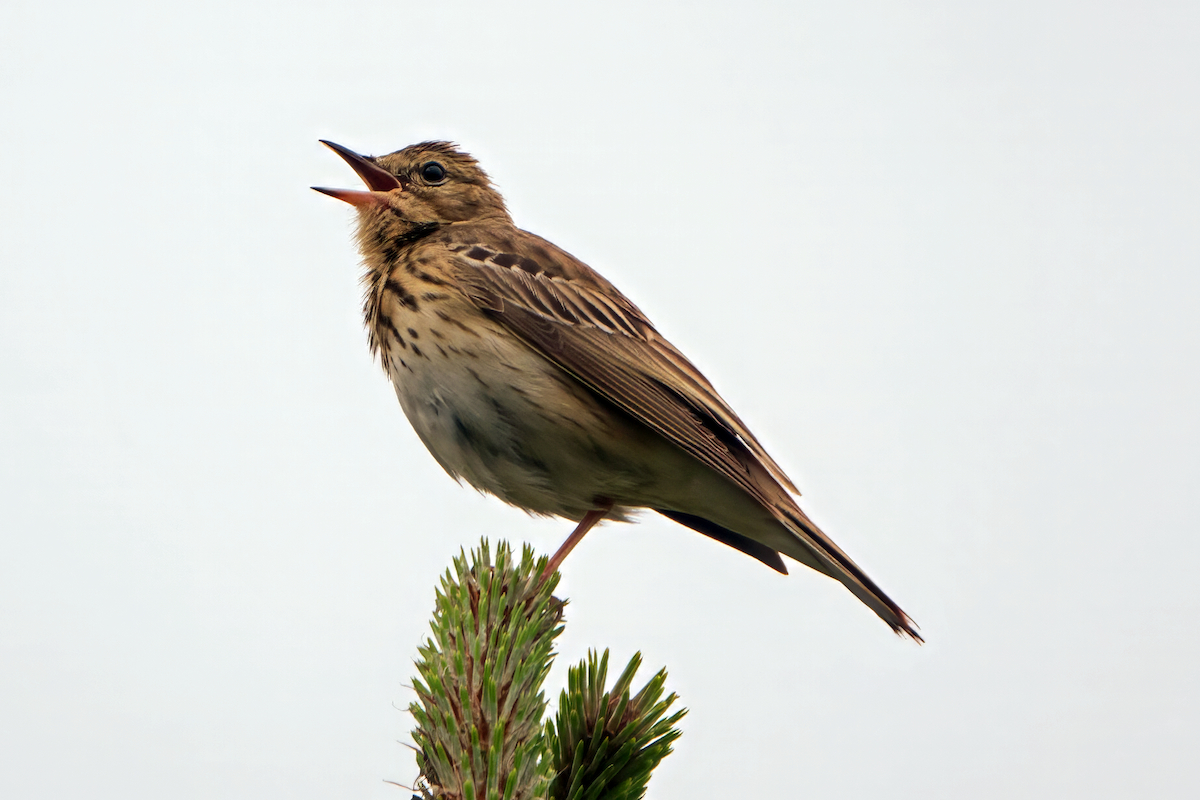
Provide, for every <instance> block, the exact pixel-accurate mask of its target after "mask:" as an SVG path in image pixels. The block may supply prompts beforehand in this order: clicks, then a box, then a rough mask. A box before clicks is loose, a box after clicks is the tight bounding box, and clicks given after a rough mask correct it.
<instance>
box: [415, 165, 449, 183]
mask: <svg viewBox="0 0 1200 800" xmlns="http://www.w3.org/2000/svg"><path fill="white" fill-rule="evenodd" d="M421 177H422V178H424V179H425V182H426V183H441V182H442V181H444V180H446V168H445V167H443V166H442V165H441V164H439V163H438V162H436V161H430V162H427V163H426V164H424V165H423V166H422V167H421Z"/></svg>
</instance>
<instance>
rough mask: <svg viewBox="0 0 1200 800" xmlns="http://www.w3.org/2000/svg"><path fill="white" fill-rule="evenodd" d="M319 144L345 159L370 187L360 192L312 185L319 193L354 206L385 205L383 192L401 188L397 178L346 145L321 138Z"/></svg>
mask: <svg viewBox="0 0 1200 800" xmlns="http://www.w3.org/2000/svg"><path fill="white" fill-rule="evenodd" d="M321 144H323V145H325V146H326V147H328V148H329V149H330V150H332V151H333V152H335V153H337V154H338V155H339V156H341V157H342V158H343V159H345V161H346V163H347V164H349V165H350V166H351V167H352V168H353V169H354V171H355V172H357V173H358V177H360V178H362V179H363V183H365V184H366V185H367V186H368V187H369V188H370V189H371V191H369V192H360V191H355V190H353V189H324V188H321V187H319V186H314V187H312V188H313V189H315V190H316V191H318V192H320V193H321V194H327V195H329V196H330V197H336V198H337V199H338V200H343V201H345V202H347V203H349V204H350V205H352V206H356V207H363V206H373V205H377V206H386V205H387V204H388V202H387V198H386V197H385V196H384V194H383V193H386V192H390V191H391V190H393V189H400V188H403V184H402V183H401V182H400V179H399V178H397V177H396V176H395V175H393V174H392V173H390V172H388V171H387V170H385V169H384V168H383V167H381V166H379V165H378V164H376V163H375V162H374V161H372V160H370V159H369V158H365V157H363V156H360V155H359V154H358V153H356V152H354V151H353V150H351V149H349V148H348V147H342V146H341V145H340V144H334V143H333V142H327V141H325V140H324V139H321Z"/></svg>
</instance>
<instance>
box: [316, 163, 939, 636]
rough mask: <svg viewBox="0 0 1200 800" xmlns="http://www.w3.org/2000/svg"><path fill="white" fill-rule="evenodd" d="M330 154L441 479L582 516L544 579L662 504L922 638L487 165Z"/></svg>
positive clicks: (373, 331) (371, 331)
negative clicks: (496, 183) (519, 213)
mask: <svg viewBox="0 0 1200 800" xmlns="http://www.w3.org/2000/svg"><path fill="white" fill-rule="evenodd" d="M325 144H326V145H328V146H329V147H330V148H332V149H333V150H334V151H335V152H337V153H338V155H340V156H341V157H342V158H344V159H345V160H346V162H347V163H349V164H350V166H351V167H353V168H354V170H355V172H357V173H358V175H359V177H361V178H362V179H363V181H364V182H365V183H366V184H367V187H368V189H369V191H352V190H346V189H317V191H319V192H324V193H325V194H327V195H330V196H332V197H336V198H338V199H339V200H344V201H346V202H347V203H350V204H351V205H353V206H354V207H355V208H356V209H357V211H358V245H359V247H360V249H361V250H362V253H363V258H364V260H365V263H366V268H367V271H366V276H365V278H364V283H365V285H366V297H365V301H364V303H363V315H364V317H365V318H366V327H367V336H368V338H369V340H370V345H371V351H372V352H373V353H376V354H378V355H379V357H380V360H381V361H382V363H383V367H384V369H385V370H386V371H387V374H388V376H389V377H390V378H391V380H392V383H393V384H394V385H395V387H396V396H397V397H398V398H399V399H400V407H401V408H403V409H404V413H405V414H406V415H407V416H408V419H409V421H410V422H411V423H412V426H413V428H414V429H416V432H417V435H418V436H420V437H421V441H423V442H424V443H425V446H426V447H428V448H429V452H430V453H432V454H433V457H434V458H435V459H437V461H438V463H439V464H441V465H442V467H443V468H444V469H445V470H446V472H448V473H450V475H451V476H453V477H454V478H456V479H465V480H466V481H467V482H468V483H470V484H471V485H472V486H474V487H475V488H477V489H479V490H481V491H484V492H488V493H490V494H494V495H495V496H497V497H499V498H500V499H501V500H504V501H505V502H507V503H511V504H512V505H514V506H517V507H518V508H523V509H525V510H526V511H528V512H531V513H534V514H544V515H554V516H560V517H566V518H567V519H570V520H576V521H578V523H579V524H578V527H576V529H575V531H574V532H573V533H572V534H571V535H570V537H568V539H567V541H566V542H565V543H564V544H563V546H562V547H561V548H559V550H558V552H557V553H556V554H555V555H554V557H553V558H552V559H551V561H550V564H549V566H548V567H547V574H549V573H551V572H553V571H554V570H555V569H556V568H557V567H558V565H559V564H560V563H561V562H562V560H563V559H564V558H565V557H566V555H567V553H568V552H570V550H571V548H572V547H574V546H575V545H576V544H577V543H578V542H579V540H580V539H582V538H583V536H584V534H586V533H587V532H588V530H589V529H590V528H591V527H592V526H594V525H595V524H596V523H598V522H599V521H600V520H602V519H616V520H624V519H627V517H628V515H629V514H630V512H632V511H634V510H635V509H640V508H649V509H653V510H654V511H657V512H658V513H660V514H662V515H664V516H666V517H669V518H670V519H673V520H675V521H676V522H678V523H680V524H682V525H686V526H687V527H689V528H692V529H694V530H696V531H699V532H700V533H703V534H705V535H706V536H711V537H712V538H714V539H716V540H718V541H720V542H723V543H725V544H727V545H729V546H730V547H733V548H735V549H737V550H740V551H742V552H743V553H746V554H747V555H749V556H752V557H753V558H756V559H758V560H759V561H761V562H763V563H764V564H766V565H767V566H769V567H771V568H772V569H775V570H777V571H779V572H782V573H785V574H786V573H787V567H785V566H784V563H783V559H782V558H781V557H780V554H781V553H782V554H783V555H786V556H788V557H790V558H793V559H795V560H796V561H799V562H800V563H802V564H804V565H806V566H808V567H812V568H813V569H815V570H817V571H818V572H822V573H824V574H825V575H828V576H830V577H832V578H835V579H836V580H838V581H841V582H842V583H843V584H844V585H845V586H846V588H848V589H849V590H850V591H851V592H853V593H854V595H855V596H856V597H858V598H859V599H860V600H861V601H862V602H863V603H865V604H866V605H867V606H868V607H869V608H870V609H871V610H872V611H874V612H875V613H876V614H878V615H879V616H880V617H881V618H883V621H884V622H886V623H887V624H888V625H890V626H891V627H892V629H893V630H895V631H896V632H898V633H903V634H907V635H909V636H911V637H913V638H914V639H916V640H918V641H919V640H920V638H921V637H920V636H919V635H918V634H917V632H916V630H915V628H914V626H913V624H912V621H911V620H910V619H909V618H908V616H907V615H906V614H905V613H904V612H903V611H901V610H900V607H899V606H897V605H896V604H895V603H893V602H892V601H891V600H890V599H889V598H888V596H887V595H885V594H884V593H883V592H882V591H881V590H880V589H879V587H878V586H876V585H875V583H874V582H873V581H872V580H871V579H870V578H868V577H867V575H866V574H865V573H864V572H863V571H862V570H861V569H860V568H859V567H858V565H856V564H855V563H854V562H853V561H851V560H850V557H849V556H847V555H846V554H845V553H843V552H842V551H841V549H840V548H838V546H837V545H835V544H834V543H833V542H832V541H831V540H830V539H829V537H827V536H826V535H825V534H824V533H822V532H821V530H820V529H819V528H818V527H817V526H816V525H815V524H813V522H812V520H810V519H809V518H808V517H807V516H806V515H805V513H804V512H803V511H801V510H800V507H799V506H798V505H797V504H796V501H795V499H794V497H793V495H794V494H799V492H797V490H796V487H795V486H794V485H793V484H792V482H791V480H789V479H788V477H787V475H785V474H784V472H783V470H782V469H780V467H779V465H778V464H776V463H775V461H774V460H773V459H772V458H771V456H769V455H768V454H767V452H766V450H764V449H763V447H762V445H761V444H759V442H758V440H757V439H756V438H755V437H754V434H752V433H751V432H750V431H749V430H748V429H747V428H746V426H745V425H744V424H743V423H742V421H741V420H740V419H739V418H738V416H737V414H735V413H734V411H733V409H732V408H730V407H729V405H728V404H727V403H726V402H725V401H724V400H722V399H721V396H720V395H718V394H717V392H716V390H715V389H714V388H713V387H712V385H711V384H710V383H709V382H708V380H707V379H705V377H704V376H703V375H701V374H700V371H699V370H697V369H696V368H695V367H694V366H692V364H691V362H690V361H688V360H687V359H686V358H685V357H684V356H683V354H682V353H680V352H679V351H678V350H677V349H675V347H674V346H672V345H671V343H670V342H668V341H667V340H666V339H664V338H663V337H662V336H661V335H660V334H659V332H658V331H657V330H655V328H654V325H652V324H651V322H650V320H649V319H647V318H646V316H645V315H644V314H643V313H642V312H641V311H639V310H638V308H637V306H635V305H634V304H633V303H632V302H630V301H629V300H628V299H627V298H626V297H625V295H623V294H621V293H620V292H619V291H617V289H616V287H614V286H613V285H612V284H611V283H609V282H608V281H606V280H605V279H604V278H602V277H601V276H600V275H599V274H597V273H596V272H594V271H593V270H592V269H591V268H589V267H588V266H587V265H586V264H584V263H582V262H581V261H579V260H578V259H576V258H574V257H572V256H571V255H570V254H568V253H566V252H565V251H563V250H561V249H559V248H558V247H555V246H554V245H553V244H551V243H550V242H547V241H546V240H545V239H542V238H540V237H538V236H535V235H534V234H532V233H528V232H526V231H523V230H521V229H520V228H518V227H516V226H515V225H514V224H513V221H512V217H510V216H509V214H508V211H507V209H506V208H505V206H504V198H502V197H501V196H500V193H499V192H497V191H496V189H495V188H494V187H493V186H492V184H491V181H490V180H489V179H488V176H487V174H486V173H485V172H484V171H483V170H482V169H481V168H480V167H479V165H478V163H477V162H476V161H475V159H474V158H472V157H471V156H469V155H467V154H466V153H464V152H462V151H461V150H458V149H457V148H456V147H455V146H454V145H452V144H449V143H447V142H424V143H422V144H416V145H412V146H411V147H406V148H404V149H403V150H399V151H397V152H395V153H392V154H390V155H386V156H380V157H378V158H368V157H365V156H360V155H358V154H357V153H354V152H352V151H350V150H348V149H346V148H345V147H342V146H340V145H336V144H333V143H331V142H325Z"/></svg>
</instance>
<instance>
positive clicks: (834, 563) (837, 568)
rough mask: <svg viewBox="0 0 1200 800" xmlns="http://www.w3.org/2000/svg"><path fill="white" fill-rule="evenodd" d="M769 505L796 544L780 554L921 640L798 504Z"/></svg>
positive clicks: (913, 626) (896, 628)
mask: <svg viewBox="0 0 1200 800" xmlns="http://www.w3.org/2000/svg"><path fill="white" fill-rule="evenodd" d="M772 505H773V508H772V511H773V513H774V514H775V516H776V518H777V519H778V520H779V521H780V522H782V523H783V524H784V526H785V527H787V528H788V530H790V531H791V532H792V533H793V534H795V543H796V546H795V547H794V548H787V549H784V550H782V552H783V554H784V555H786V556H790V557H791V558H794V559H796V560H797V561H799V562H801V563H803V564H806V565H807V566H810V567H812V568H813V569H815V570H817V571H818V572H823V573H825V574H826V575H828V576H829V577H831V578H834V579H835V580H838V581H840V582H841V583H842V584H843V585H845V587H846V588H847V589H849V590H850V591H851V592H852V593H853V594H854V596H855V597H857V598H858V599H859V600H861V601H862V602H863V603H865V604H866V606H867V607H868V608H870V609H871V610H872V611H874V612H875V613H876V614H878V615H879V616H880V618H882V619H883V621H884V622H886V623H887V624H888V625H890V626H891V628H892V630H893V631H895V632H896V633H897V634H899V635H901V636H908V637H910V638H912V639H913V641H916V642H918V643H919V642H924V641H925V640H924V639H923V638H921V634H919V633H917V624H916V623H915V622H913V621H912V619H911V618H910V617H909V616H908V614H905V613H904V611H903V609H901V608H900V606H898V605H896V604H895V603H894V602H893V601H892V599H891V598H890V597H888V596H887V595H886V594H884V593H883V590H882V589H880V588H879V587H878V586H876V585H875V581H873V580H871V579H870V578H869V577H867V574H866V573H865V572H863V571H862V569H861V568H860V567H859V566H858V565H857V564H855V563H854V561H853V560H852V559H851V558H850V556H848V555H846V554H845V553H844V552H842V549H841V548H840V547H838V546H837V545H836V544H834V543H833V541H832V540H831V539H830V538H829V537H828V536H826V535H825V534H824V533H823V532H822V531H821V529H820V528H818V527H817V526H816V524H815V523H814V522H813V521H812V520H811V519H809V518H808V515H807V514H805V513H804V512H803V511H801V510H800V508H799V506H797V505H796V504H795V503H789V504H788V505H787V506H784V507H781V505H780V504H772Z"/></svg>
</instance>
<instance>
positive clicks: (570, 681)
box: [546, 650, 687, 800]
mask: <svg viewBox="0 0 1200 800" xmlns="http://www.w3.org/2000/svg"><path fill="white" fill-rule="evenodd" d="M641 663H642V654H641V653H635V654H634V656H633V658H632V659H630V661H629V666H627V667H626V668H625V671H624V672H622V673H621V676H620V677H619V678H617V681H616V683H615V684H614V685H613V688H612V689H611V690H609V691H607V692H606V691H604V684H605V679H606V677H607V674H608V650H605V651H604V654H603V655H601V656H597V655H596V652H595V651H590V652H589V653H588V657H587V659H585V660H584V661H581V662H579V665H578V666H575V667H571V669H570V670H568V674H567V689H566V690H565V691H564V692H563V693H562V694H561V695H560V696H559V701H558V714H557V716H556V719H555V720H554V722H553V723H547V724H546V753H547V757H548V758H550V759H552V760H553V762H554V779H553V782H552V783H551V786H550V796H551V797H552V798H554V800H640V798H642V797H644V796H645V794H646V785H647V783H649V781H650V773H651V772H652V771H653V770H654V768H655V767H657V766H658V763H659V762H660V761H662V760H663V759H664V758H666V757H667V756H668V755H669V754H670V753H671V743H672V742H674V741H675V740H676V739H678V738H679V737H680V735H681V732H680V730H679V729H678V728H676V727H675V723H676V722H678V721H679V720H680V719H682V718H683V715H684V714H686V713H687V711H686V710H681V711H677V712H675V713H674V714H672V715H671V716H669V717H666V716H664V715H665V714H666V712H667V709H668V708H669V707H670V706H671V705H672V704H673V703H674V702H675V700H676V696H675V695H674V694H671V695H668V696H667V697H666V698H665V699H662V700H660V698H662V695H663V686H664V684H665V683H666V679H667V672H666V670H661V671H660V672H659V673H658V674H657V675H655V676H654V677H653V678H651V679H650V681H649V682H648V683H647V684H646V685H645V686H644V687H643V688H642V690H641V691H640V692H638V693H637V694H636V695H633V696H632V697H631V696H630V692H629V687H630V685H631V684H632V683H633V676H634V674H635V673H636V672H637V670H638V667H639V666H641Z"/></svg>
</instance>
